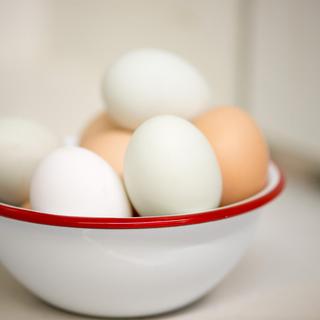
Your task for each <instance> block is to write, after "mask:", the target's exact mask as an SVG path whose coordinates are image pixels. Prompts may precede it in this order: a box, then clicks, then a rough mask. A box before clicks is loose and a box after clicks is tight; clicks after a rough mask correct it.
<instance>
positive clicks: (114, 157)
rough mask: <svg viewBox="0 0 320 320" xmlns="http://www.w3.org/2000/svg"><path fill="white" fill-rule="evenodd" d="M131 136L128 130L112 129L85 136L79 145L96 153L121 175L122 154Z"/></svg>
mask: <svg viewBox="0 0 320 320" xmlns="http://www.w3.org/2000/svg"><path fill="white" fill-rule="evenodd" d="M131 136H132V134H131V132H129V131H125V130H121V129H112V130H108V131H105V132H100V133H98V134H96V135H94V136H93V137H91V138H87V139H86V140H85V141H83V143H81V146H82V147H84V148H87V149H89V150H91V151H93V152H95V153H96V154H98V155H99V156H100V157H101V158H103V159H104V160H106V161H107V162H108V163H109V164H110V165H111V166H112V167H113V169H114V170H115V171H116V172H117V173H118V174H119V175H120V176H122V175H123V162H124V155H125V152H126V150H127V146H128V144H129V141H130V139H131Z"/></svg>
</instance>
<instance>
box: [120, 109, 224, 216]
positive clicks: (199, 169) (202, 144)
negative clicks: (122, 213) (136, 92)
mask: <svg viewBox="0 0 320 320" xmlns="http://www.w3.org/2000/svg"><path fill="white" fill-rule="evenodd" d="M124 179H125V185H126V188H127V192H128V195H129V198H130V200H131V202H132V203H133V206H134V207H135V208H136V210H137V211H138V213H139V214H140V215H143V216H152V215H166V214H181V213H192V212H199V211H204V210H210V209H213V208H215V207H217V206H218V205H219V202H220V198H221V190H222V182H221V173H220V168H219V165H218V162H217V159H216V156H215V154H214V152H213V150H212V148H211V146H210V144H209V142H208V141H207V139H206V138H205V137H204V135H203V134H202V133H201V132H200V131H199V130H198V129H197V128H196V127H195V126H193V125H192V124H191V123H190V122H189V121H187V120H184V119H182V118H179V117H176V116H170V115H167V116H157V117H154V118H152V119H149V120H147V121H146V122H144V123H143V124H142V125H141V126H140V127H139V128H138V129H137V130H136V131H135V133H134V134H133V136H132V138H131V141H130V143H129V146H128V149H127V152H126V155H125V164H124Z"/></svg>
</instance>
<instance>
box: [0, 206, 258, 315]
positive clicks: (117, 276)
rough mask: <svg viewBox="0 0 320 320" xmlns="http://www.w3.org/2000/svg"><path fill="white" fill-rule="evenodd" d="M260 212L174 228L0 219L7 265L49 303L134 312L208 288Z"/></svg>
mask: <svg viewBox="0 0 320 320" xmlns="http://www.w3.org/2000/svg"><path fill="white" fill-rule="evenodd" d="M257 217H258V215H257V213H256V212H251V213H249V214H246V215H239V216H236V217H233V218H231V219H224V220H219V221H213V222H208V223H202V224H195V225H188V226H183V227H176V228H153V229H140V230H138V229H125V230H101V229H80V228H63V227H54V226H46V225H40V224H32V223H24V222H21V221H17V220H13V219H5V218H0V255H1V261H2V262H3V264H4V265H5V266H6V267H7V268H8V270H9V271H10V272H11V273H12V274H13V275H14V276H15V277H16V278H17V279H18V280H19V281H20V282H21V283H22V284H23V285H24V286H26V287H27V288H28V289H29V290H31V291H32V292H33V293H34V294H35V295H37V296H39V297H41V298H42V299H43V300H45V301H47V302H49V303H50V304H53V305H56V306H58V307H60V308H63V309H67V310H69V311H74V312H77V313H82V314H88V315H94V316H117V317H133V316H146V315H152V314H157V313H162V312H166V311H169V310H173V309H176V308H179V307H181V306H183V305H186V304H188V303H190V302H192V301H194V300H195V299H197V298H199V297H201V296H202V295H204V294H205V293H206V292H207V291H208V290H210V289H212V288H213V287H214V286H215V285H216V284H217V283H218V282H219V281H220V280H221V279H222V278H223V277H224V276H225V275H226V274H227V273H228V272H229V271H230V270H231V269H232V267H233V266H234V265H235V264H236V263H237V261H238V260H239V258H240V257H241V256H242V254H243V252H244V251H245V249H246V247H247V245H248V243H249V241H250V237H251V234H252V231H253V229H254V225H255V221H256V219H257Z"/></svg>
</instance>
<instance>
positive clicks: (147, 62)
mask: <svg viewBox="0 0 320 320" xmlns="http://www.w3.org/2000/svg"><path fill="white" fill-rule="evenodd" d="M103 94H104V98H105V100H106V104H107V107H108V114H109V115H110V116H111V117H112V118H113V119H114V120H115V121H116V122H117V123H118V124H119V125H121V126H123V127H126V128H129V129H135V128H136V127H137V126H138V125H140V124H141V123H142V122H143V121H145V120H147V119H149V118H151V117H153V116H156V115H161V114H174V115H176V116H180V117H183V118H186V119H191V118H192V117H194V116H196V115H198V114H199V113H202V112H204V111H206V110H207V109H208V108H209V107H210V106H211V105H212V101H211V90H210V88H209V86H208V84H207V83H206V81H205V80H204V78H203V77H202V75H201V74H200V73H199V72H198V70H197V69H196V68H195V67H194V66H192V65H191V64H189V63H188V62H187V61H185V60H184V59H182V58H181V57H179V56H178V55H176V54H173V53H170V52H168V51H164V50H158V49H140V50H135V51H131V52H129V53H127V54H125V55H123V56H122V57H120V58H119V59H118V60H117V61H116V62H115V63H114V64H113V65H112V66H111V67H110V69H109V70H108V71H107V73H106V75H105V78H104V81H103Z"/></svg>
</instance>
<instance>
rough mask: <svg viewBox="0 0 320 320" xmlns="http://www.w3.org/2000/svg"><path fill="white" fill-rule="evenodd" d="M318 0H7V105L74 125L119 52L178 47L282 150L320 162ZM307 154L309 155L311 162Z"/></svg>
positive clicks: (2, 0) (65, 126)
mask: <svg viewBox="0 0 320 320" xmlns="http://www.w3.org/2000/svg"><path fill="white" fill-rule="evenodd" d="M319 12H320V1H317V0H307V1H302V0H282V1H276V0H271V1H268V0H226V1H218V0H188V1H184V0H162V1H156V0H134V1H130V0H123V1H116V0H91V1H89V0H11V1H9V0H7V1H6V0H0V41H1V42H0V48H1V50H0V111H1V115H20V116H28V117H32V118H34V119H36V120H39V121H41V122H43V123H45V124H47V125H48V126H50V127H51V128H52V129H53V130H56V131H58V132H59V133H60V134H62V135H65V134H76V133H77V132H78V131H79V130H80V129H81V128H82V126H83V125H84V124H85V123H86V122H87V121H88V120H89V118H90V117H91V116H93V115H94V114H95V113H96V112H98V111H99V110H101V109H103V107H104V106H103V103H102V99H101V97H100V81H101V77H102V75H103V73H104V71H105V69H106V68H107V67H108V65H109V64H110V63H112V61H113V60H114V59H115V58H116V57H117V56H118V55H120V54H121V53H123V52H126V51H127V50H130V49H133V48H139V47H158V48H164V49H168V50H172V51H175V52H177V53H179V54H181V55H182V56H184V57H185V58H186V59H187V60H189V61H190V62H191V63H193V64H194V65H196V66H197V67H198V68H199V69H200V71H201V72H202V73H203V74H204V75H205V76H206V78H207V80H208V81H209V82H210V84H211V86H212V90H213V92H214V95H215V103H216V104H238V105H241V106H242V107H244V108H248V109H249V110H250V111H251V113H252V114H253V115H254V116H255V118H256V119H257V121H258V122H259V123H260V125H261V126H262V127H263V129H264V131H265V133H266V135H267V137H268V139H269V140H270V142H271V143H272V145H273V146H274V148H275V149H276V150H277V151H278V152H280V153H281V152H285V153H286V154H289V155H290V156H289V158H292V157H291V155H294V157H297V158H298V159H300V158H301V159H304V160H306V159H307V160H308V163H309V164H311V163H312V165H313V166H317V167H319V166H320V125H319V124H318V122H319V118H320V90H319V83H320V62H319V58H318V57H319V56H320V41H319V31H320V19H319ZM304 160H303V161H304Z"/></svg>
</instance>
